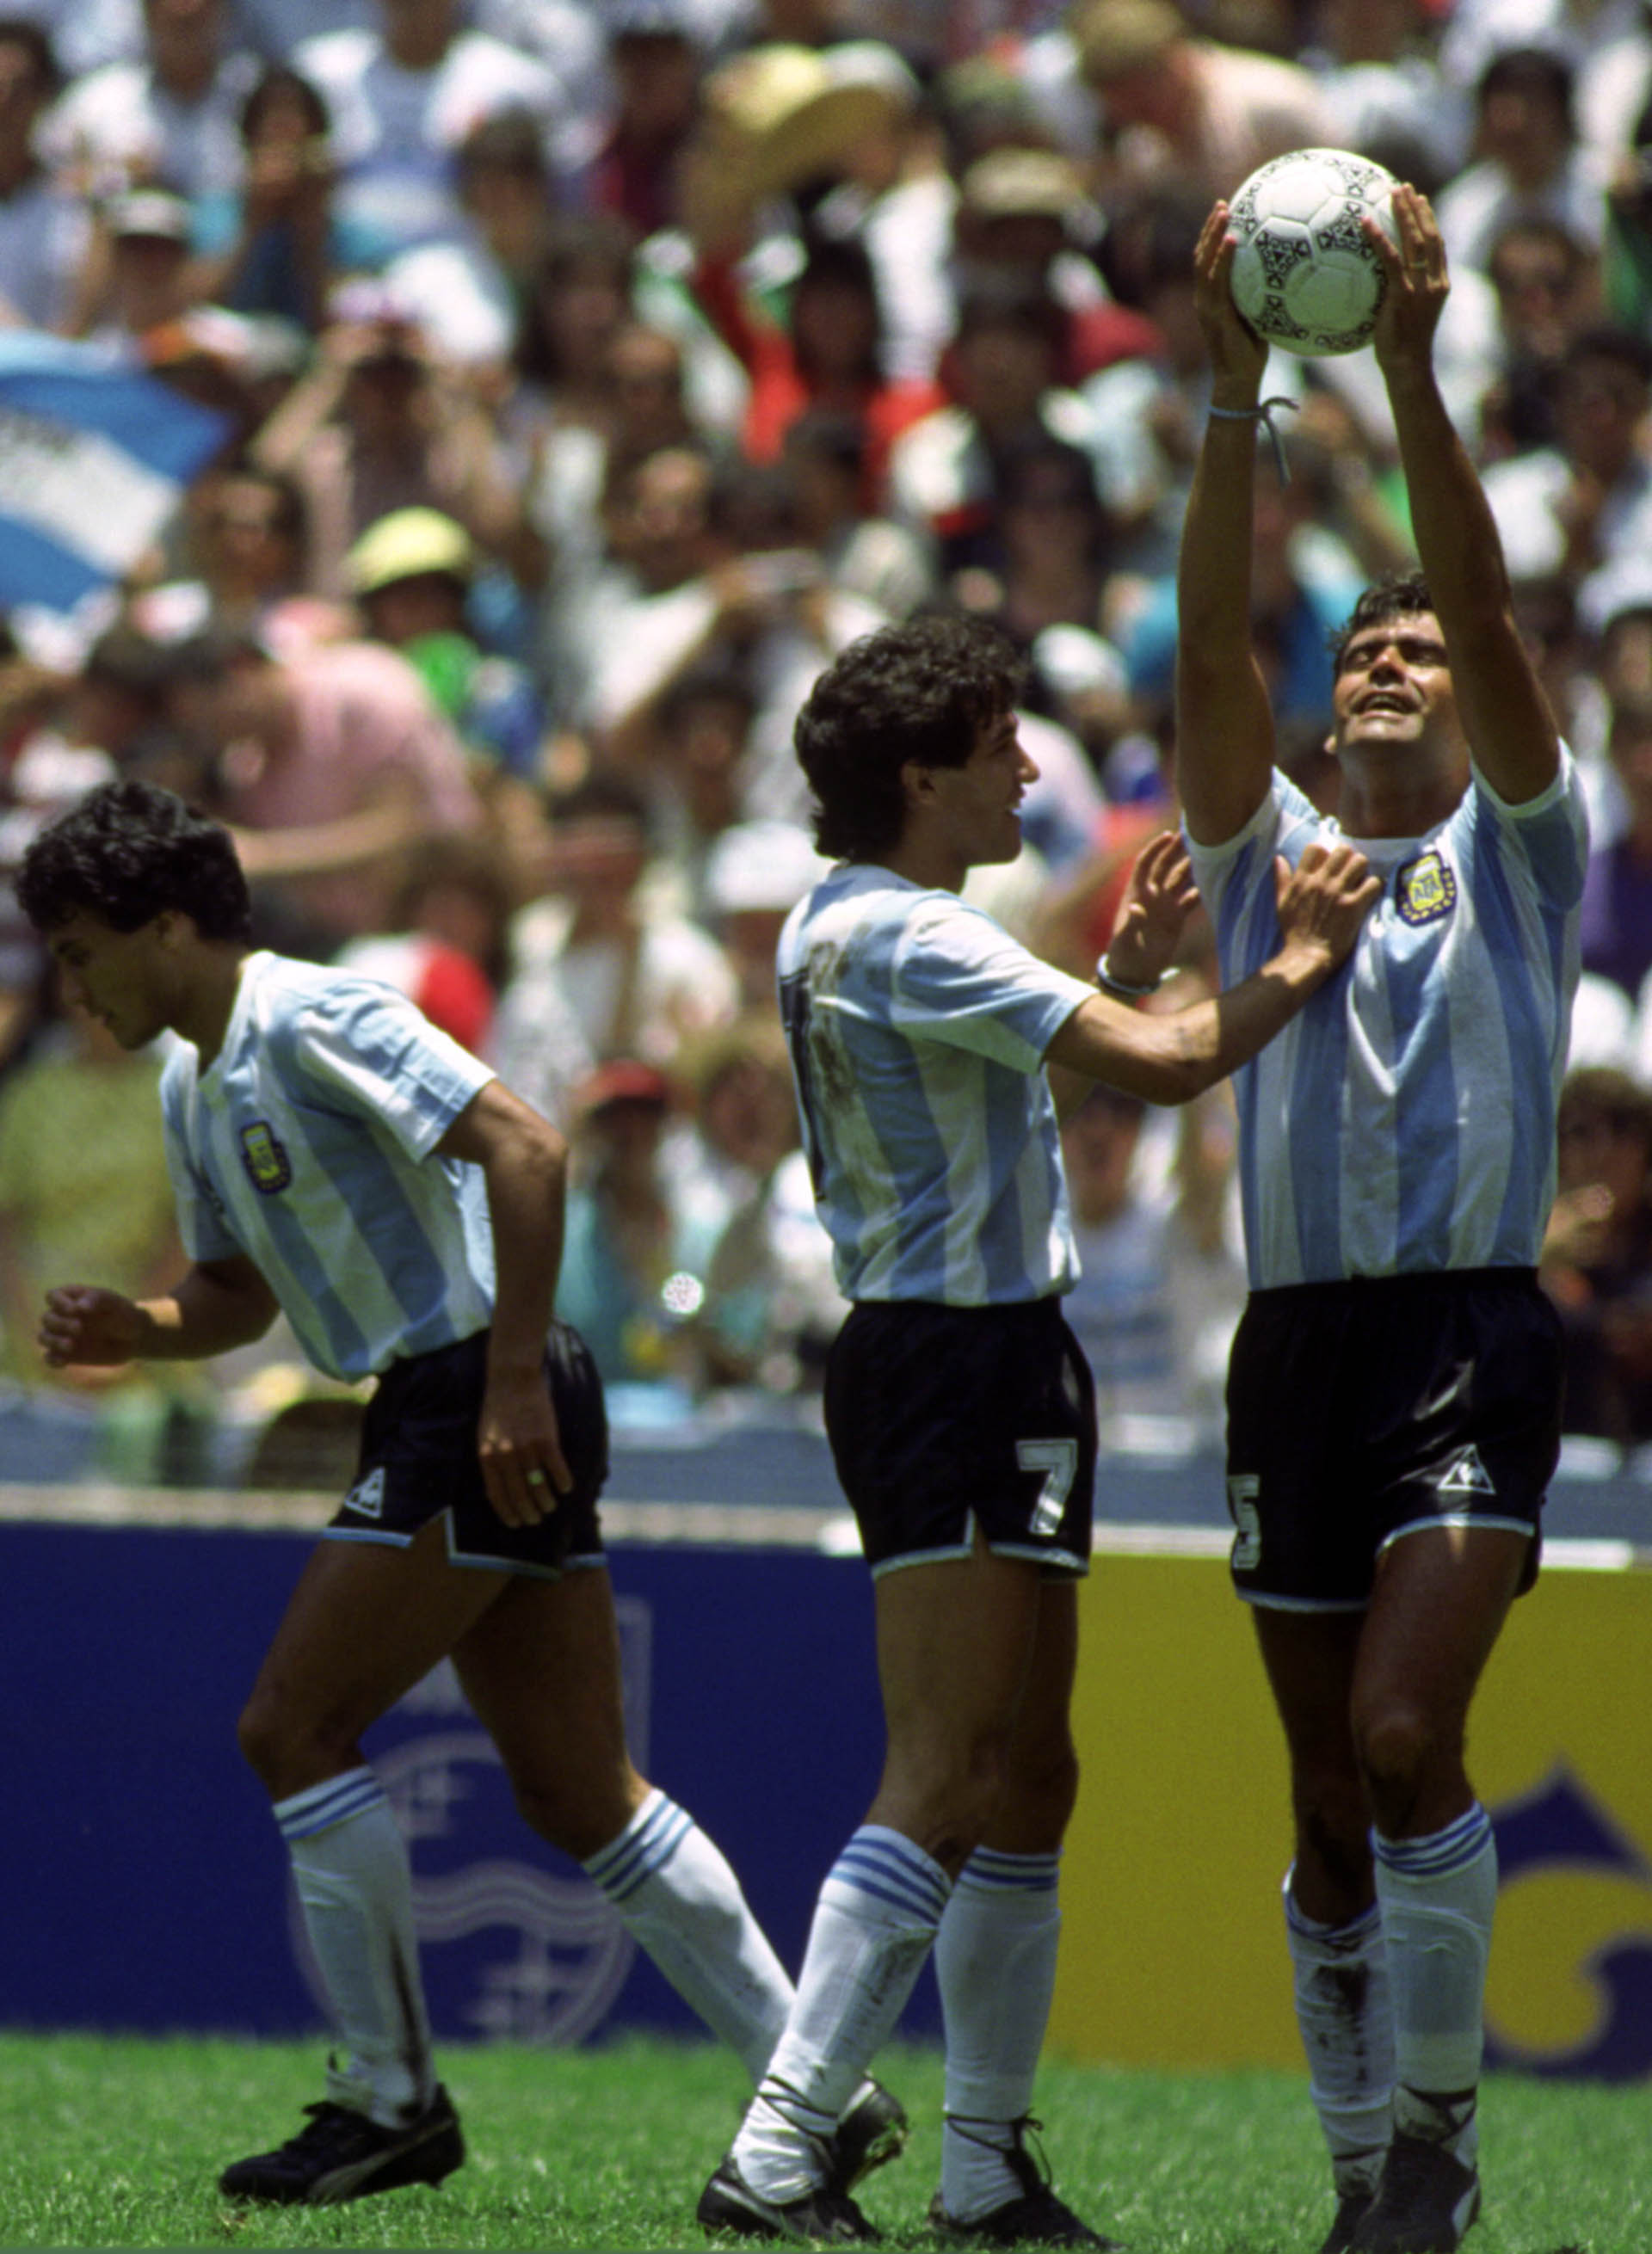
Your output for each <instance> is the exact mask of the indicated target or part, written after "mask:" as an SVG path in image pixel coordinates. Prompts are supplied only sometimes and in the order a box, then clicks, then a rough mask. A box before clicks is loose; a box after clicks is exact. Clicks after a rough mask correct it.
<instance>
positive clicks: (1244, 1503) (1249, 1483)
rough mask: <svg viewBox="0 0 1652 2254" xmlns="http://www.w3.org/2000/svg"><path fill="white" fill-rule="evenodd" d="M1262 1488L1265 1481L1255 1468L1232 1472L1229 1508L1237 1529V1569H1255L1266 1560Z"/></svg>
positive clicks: (1235, 1549)
mask: <svg viewBox="0 0 1652 2254" xmlns="http://www.w3.org/2000/svg"><path fill="white" fill-rule="evenodd" d="M1261 1492H1262V1481H1260V1480H1259V1479H1258V1478H1257V1474H1255V1472H1229V1474H1228V1509H1229V1513H1230V1514H1231V1516H1232V1518H1233V1523H1234V1526H1235V1528H1236V1533H1235V1535H1234V1543H1233V1565H1234V1570H1235V1571H1236V1572H1240V1573H1250V1572H1254V1571H1255V1570H1256V1568H1257V1566H1258V1565H1260V1564H1261V1563H1262V1514H1261V1512H1260V1511H1259V1510H1258V1509H1257V1496H1258V1495H1260V1494H1261Z"/></svg>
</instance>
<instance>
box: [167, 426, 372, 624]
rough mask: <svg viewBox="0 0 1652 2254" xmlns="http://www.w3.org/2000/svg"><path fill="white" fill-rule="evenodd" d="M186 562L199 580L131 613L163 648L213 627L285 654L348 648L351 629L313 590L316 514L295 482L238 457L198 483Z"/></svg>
mask: <svg viewBox="0 0 1652 2254" xmlns="http://www.w3.org/2000/svg"><path fill="white" fill-rule="evenodd" d="M185 529H186V545H185V549H184V552H183V555H182V556H181V558H180V560H181V561H182V562H183V563H184V564H185V566H186V568H188V567H193V571H194V573H195V575H196V576H194V577H191V578H186V579H179V580H172V581H170V582H168V583H166V584H162V585H160V586H157V587H152V588H149V589H145V590H144V591H142V592H141V593H139V594H137V595H135V596H134V598H133V599H132V602H131V605H130V614H131V616H132V618H133V620H135V621H136V623H137V625H138V626H139V627H142V628H143V629H144V632H146V633H148V634H152V635H153V636H155V637H156V638H157V639H158V640H159V641H179V640H181V639H183V638H184V637H185V636H186V635H189V634H199V633H200V632H202V631H204V630H205V629H206V628H207V627H222V628H225V629H228V630H229V631H230V632H233V633H238V634H255V635H257V636H258V638H259V639H260V640H261V641H265V642H267V643H268V644H269V647H270V648H272V649H275V650H277V651H282V652H287V651H290V650H296V649H300V648H307V647H309V646H311V645H312V644H314V643H316V642H321V641H346V640H347V639H348V638H349V637H350V636H351V635H352V634H353V632H354V620H353V616H352V614H351V613H350V612H349V610H348V609H347V608H346V606H344V605H342V604H338V603H326V602H323V601H322V600H321V599H320V598H318V597H315V596H312V595H311V594H310V593H309V592H308V591H307V590H308V585H309V577H310V571H309V547H310V541H309V511H308V508H307V507H306V506H305V502H304V493H303V489H302V488H301V487H300V486H299V485H298V484H297V480H296V479H292V478H290V477H287V476H284V475H283V474H282V473H281V472H278V471H275V470H267V469H264V468H263V467H262V466H261V465H260V464H259V463H257V462H256V461H255V460H253V459H252V458H250V457H249V456H248V455H246V454H244V453H242V454H235V455H232V456H231V457H230V458H229V459H228V461H226V462H224V463H222V464H221V465H218V466H216V467H214V468H213V469H211V470H209V471H208V472H207V473H206V474H205V475H204V476H203V477H201V478H200V479H197V480H196V483H195V486H194V487H193V490H192V492H191V493H190V495H189V498H188V500H187V503H186V518H185Z"/></svg>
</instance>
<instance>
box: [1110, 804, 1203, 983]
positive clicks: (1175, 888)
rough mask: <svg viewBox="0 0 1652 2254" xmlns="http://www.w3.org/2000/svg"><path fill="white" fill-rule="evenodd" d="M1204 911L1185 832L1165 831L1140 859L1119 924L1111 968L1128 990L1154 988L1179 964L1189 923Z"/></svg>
mask: <svg viewBox="0 0 1652 2254" xmlns="http://www.w3.org/2000/svg"><path fill="white" fill-rule="evenodd" d="M1198 905H1199V887H1198V886H1197V885H1195V884H1194V871H1193V864H1192V862H1191V861H1190V860H1189V859H1188V858H1187V846H1186V845H1185V844H1183V843H1182V840H1181V836H1180V831H1178V830H1160V831H1159V834H1158V836H1157V837H1150V838H1149V839H1148V841H1147V843H1146V844H1145V845H1144V846H1143V848H1142V850H1141V851H1140V852H1139V853H1138V855H1137V856H1136V861H1135V865H1134V866H1133V867H1132V869H1131V872H1130V881H1129V882H1128V884H1127V885H1126V886H1125V887H1124V898H1123V900H1121V901H1120V902H1119V906H1118V914H1117V915H1116V916H1115V917H1114V919H1113V935H1112V937H1111V939H1110V940H1109V942H1108V944H1107V968H1108V970H1110V973H1111V974H1112V976H1113V977H1115V978H1117V979H1119V980H1120V981H1122V983H1123V984H1124V985H1126V986H1151V985H1152V984H1154V983H1155V981H1156V980H1158V979H1159V978H1162V977H1164V975H1165V973H1166V970H1169V969H1170V966H1171V964H1172V963H1173V962H1174V961H1175V959H1176V949H1177V947H1178V945H1179V944H1180V940H1181V935H1182V933H1183V931H1184V930H1185V929H1186V928H1187V919H1188V917H1189V916H1190V915H1191V914H1193V912H1194V909H1195V908H1196V907H1198Z"/></svg>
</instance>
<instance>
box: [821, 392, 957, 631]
mask: <svg viewBox="0 0 1652 2254" xmlns="http://www.w3.org/2000/svg"><path fill="white" fill-rule="evenodd" d="M784 460H785V464H786V467H787V470H788V472H789V475H790V484H791V494H792V505H793V508H794V512H795V527H796V533H797V537H798V539H799V541H800V542H802V545H803V546H804V547H806V548H809V549H812V550H813V551H814V553H815V554H816V556H819V558H820V560H821V565H822V568H823V571H824V573H825V576H826V577H827V578H828V579H829V580H830V583H831V584H832V585H833V586H834V587H837V588H841V589H842V591H844V594H847V595H858V597H859V598H861V600H862V601H863V602H866V603H871V604H872V606H874V608H876V609H878V610H879V611H882V612H883V613H885V615H886V617H889V618H892V619H904V618H907V617H909V616H910V614H911V613H913V612H914V610H916V609H917V607H918V606H919V604H920V603H922V602H925V601H927V600H928V598H929V597H930V596H931V595H933V594H934V592H935V570H934V567H933V563H932V562H931V558H930V554H929V549H928V542H926V541H925V540H924V538H923V536H922V535H921V534H920V533H918V532H917V531H916V530H914V528H913V527H912V526H910V525H906V524H897V523H896V522H895V521H894V519H893V517H888V516H884V515H882V514H879V510H878V507H877V505H875V504H872V503H869V502H868V500H867V498H866V494H867V445H866V431H865V424H864V423H862V422H861V420H860V418H859V417H858V416H853V415H843V414H838V413H837V412H835V411H833V410H832V409H829V408H821V407H811V408H809V409H806V410H805V412H804V413H803V414H802V415H800V416H798V418H797V420H796V421H795V423H792V425H791V426H790V428H789V429H788V431H787V433H786V445H785V452H784Z"/></svg>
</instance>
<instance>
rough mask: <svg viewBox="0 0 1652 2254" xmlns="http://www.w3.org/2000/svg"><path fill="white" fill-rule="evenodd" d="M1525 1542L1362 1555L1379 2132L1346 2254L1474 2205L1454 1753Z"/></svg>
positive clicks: (1361, 1698)
mask: <svg viewBox="0 0 1652 2254" xmlns="http://www.w3.org/2000/svg"><path fill="white" fill-rule="evenodd" d="M1529 1544H1530V1537H1528V1536H1527V1535H1525V1534H1523V1533H1520V1532H1516V1531H1514V1530H1510V1529H1508V1528H1504V1527H1489V1526H1480V1527H1473V1526H1432V1527H1428V1528H1425V1529H1423V1530H1418V1531H1414V1532H1411V1533H1408V1534H1405V1535H1404V1536H1402V1537H1400V1538H1399V1539H1398V1540H1397V1541H1395V1542H1393V1543H1391V1544H1390V1545H1389V1547H1388V1549H1387V1550H1386V1551H1384V1553H1383V1557H1382V1558H1380V1559H1379V1561H1378V1565H1377V1572H1376V1585H1375V1587H1374V1589H1373V1592H1372V1598H1371V1607H1370V1610H1369V1613H1368V1614H1367V1615H1366V1625H1365V1633H1364V1635H1362V1637H1361V1639H1360V1653H1359V1660H1358V1663H1357V1666H1356V1669H1355V1681H1354V1695H1353V1707H1352V1712H1353V1723H1354V1738H1355V1746H1356V1747H1357V1750H1358V1754H1359V1760H1360V1768H1361V1772H1362V1775H1363V1777H1364V1779H1365V1785H1366V1792H1367V1796H1368V1798H1369V1802H1370V1805H1371V1811H1372V1814H1373V1816H1374V1817H1375V1818H1376V1832H1375V1851H1376V1898H1377V1901H1378V1904H1379V1906H1380V1908H1381V1911H1382V1919H1383V1943H1384V1948H1385V1950H1386V1952H1387V1957H1388V1968H1389V1984H1390V1991H1391V1994H1392V1998H1393V2013H1394V2043H1395V2086H1394V2139H1393V2142H1392V2144H1391V2145H1390V2147H1389V2154H1388V2159H1387V2160H1386V2161H1385V2162H1384V2164H1383V2178H1382V2181H1381V2183H1380V2184H1379V2186H1378V2188H1377V2195H1376V2200H1375V2201H1374V2202H1373V2203H1372V2205H1371V2207H1370V2208H1369V2209H1368V2211H1367V2213H1366V2214H1365V2215H1364V2217H1363V2218H1362V2221H1361V2222H1360V2225H1359V2228H1358V2229H1356V2230H1355V2234H1354V2240H1353V2243H1354V2245H1355V2248H1357V2249H1359V2250H1361V2254H1408V2250H1411V2249H1414V2248H1415V2249H1426V2250H1433V2249H1442V2250H1446V2254H1449V2250H1450V2249H1452V2248H1453V2247H1455V2246H1456V2245H1458V2244H1459V2243H1460V2240H1461V2238H1462V2236H1463V2233H1464V2232H1465V2231H1466V2230H1467V2228H1468V2226H1469V2224H1470V2223H1471V2222H1473V2221H1474V2217H1475V2215H1477V2214H1478V2213H1479V2211H1480V2178H1479V2174H1478V2172H1477V2170H1476V2167H1475V2155H1476V2152H1477V2149H1478V2144H1479V2126H1478V2123H1477V2121H1476V2119H1475V2098H1476V2094H1477V2090H1478V2086H1479V2081H1480V2065H1481V2052H1482V2049H1483V2047H1484V2026H1485V1996H1486V1962H1487V1957H1488V1952H1489V1950H1490V1946H1491V1928H1492V1917H1493V1913H1494V1911H1495V1907H1496V1901H1497V1851H1496V1847H1495V1842H1494V1840H1493V1838H1492V1830H1491V1824H1490V1821H1489V1819H1488V1817H1487V1814H1486V1811H1485V1810H1484V1809H1483V1808H1482V1807H1481V1804H1480V1803H1479V1801H1478V1800H1477V1799H1476V1798H1475V1796H1474V1787H1473V1786H1472V1785H1471V1783H1470V1782H1469V1780H1468V1775H1467V1771H1466V1769H1465V1768H1464V1766H1463V1747H1464V1740H1465V1735H1466V1732H1467V1721H1468V1709H1469V1704H1470V1701H1471V1700H1472V1698H1473V1697H1474V1690H1475V1686H1476V1685H1477V1684H1478V1683H1479V1681H1480V1677H1481V1671H1482V1670H1483V1669H1484V1667H1485V1664H1486V1662H1487V1661H1488V1658H1489V1657H1490V1656H1491V1652H1492V1648H1493V1646H1494V1645H1495V1642H1496V1641H1497V1637H1498V1635H1499V1633H1500V1632H1501V1630H1502V1624H1503V1621H1505V1619H1506V1618H1507V1617H1508V1613H1509V1606H1510V1604H1511V1603H1512V1602H1513V1601H1514V1598H1515V1594H1516V1590H1517V1588H1518V1586H1519V1584H1520V1579H1521V1575H1522V1572H1523V1569H1524V1566H1525V1564H1526V1558H1527V1551H1528V1548H1529Z"/></svg>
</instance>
